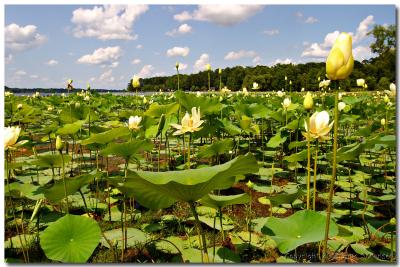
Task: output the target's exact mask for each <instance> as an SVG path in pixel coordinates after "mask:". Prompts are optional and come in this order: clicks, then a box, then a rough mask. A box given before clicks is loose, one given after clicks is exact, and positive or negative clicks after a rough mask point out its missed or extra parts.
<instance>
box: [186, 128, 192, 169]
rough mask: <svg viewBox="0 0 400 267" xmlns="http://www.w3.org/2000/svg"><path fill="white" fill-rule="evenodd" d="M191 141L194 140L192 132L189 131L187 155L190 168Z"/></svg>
mask: <svg viewBox="0 0 400 267" xmlns="http://www.w3.org/2000/svg"><path fill="white" fill-rule="evenodd" d="M191 141H192V133H189V142H188V156H187V163H188V169H190V142H191Z"/></svg>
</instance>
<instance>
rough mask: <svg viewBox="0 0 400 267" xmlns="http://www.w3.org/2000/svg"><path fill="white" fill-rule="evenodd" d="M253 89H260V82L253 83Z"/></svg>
mask: <svg viewBox="0 0 400 267" xmlns="http://www.w3.org/2000/svg"><path fill="white" fill-rule="evenodd" d="M252 89H253V90H258V89H259V87H258V83H256V82H254V83H253V88H252Z"/></svg>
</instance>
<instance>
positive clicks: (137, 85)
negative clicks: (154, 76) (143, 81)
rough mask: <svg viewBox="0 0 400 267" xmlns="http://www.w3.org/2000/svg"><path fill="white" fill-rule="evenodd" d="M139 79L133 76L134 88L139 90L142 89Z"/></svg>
mask: <svg viewBox="0 0 400 267" xmlns="http://www.w3.org/2000/svg"><path fill="white" fill-rule="evenodd" d="M139 79H140V78H139V77H137V76H136V75H133V77H132V86H133V88H139V87H140V81H139Z"/></svg>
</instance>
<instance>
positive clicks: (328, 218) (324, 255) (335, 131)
mask: <svg viewBox="0 0 400 267" xmlns="http://www.w3.org/2000/svg"><path fill="white" fill-rule="evenodd" d="M338 102H339V92H338V90H335V106H334V107H333V109H334V120H335V121H334V126H333V162H332V177H331V184H330V187H329V198H328V209H327V211H326V225H325V239H324V242H323V248H322V262H323V263H324V262H326V260H327V247H328V235H329V224H330V221H331V209H332V197H333V186H334V184H335V179H336V153H337V137H338V124H339V121H338V117H339V113H338Z"/></svg>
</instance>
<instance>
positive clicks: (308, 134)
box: [307, 112, 311, 209]
mask: <svg viewBox="0 0 400 267" xmlns="http://www.w3.org/2000/svg"><path fill="white" fill-rule="evenodd" d="M310 144H311V140H310V113H309V112H307V209H310V180H311V148H310Z"/></svg>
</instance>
